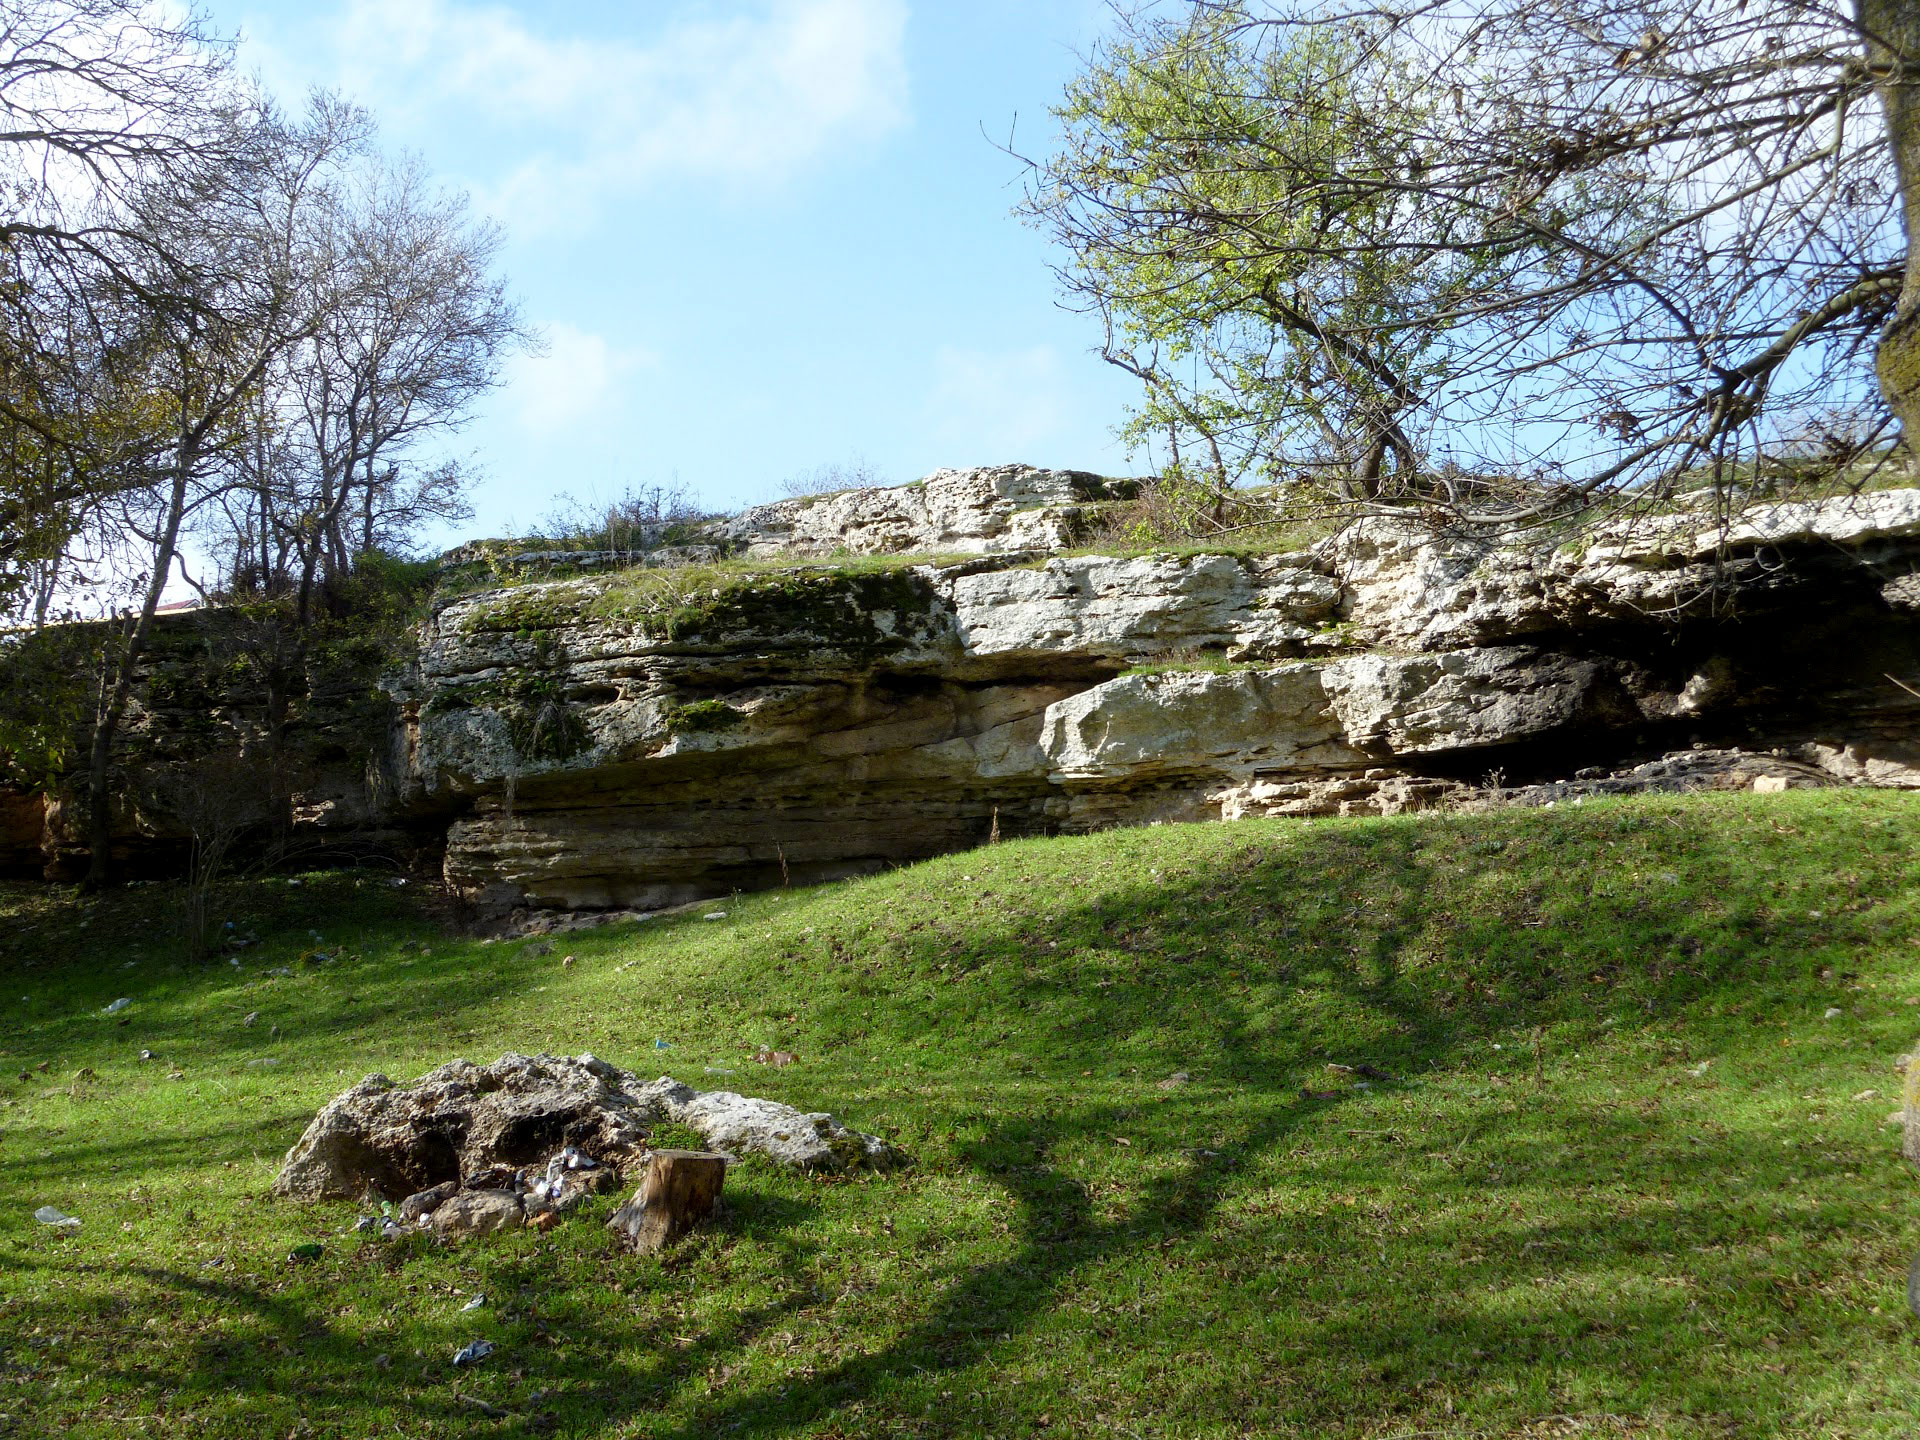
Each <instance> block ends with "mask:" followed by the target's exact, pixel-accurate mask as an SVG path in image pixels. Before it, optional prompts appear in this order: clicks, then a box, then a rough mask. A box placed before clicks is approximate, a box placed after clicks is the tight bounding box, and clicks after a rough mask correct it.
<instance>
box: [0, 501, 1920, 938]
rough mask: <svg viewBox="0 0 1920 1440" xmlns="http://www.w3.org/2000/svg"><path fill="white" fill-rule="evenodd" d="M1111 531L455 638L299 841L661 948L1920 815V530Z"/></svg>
mask: <svg viewBox="0 0 1920 1440" xmlns="http://www.w3.org/2000/svg"><path fill="white" fill-rule="evenodd" d="M1119 493H1121V492H1120V490H1119V489H1118V488H1117V487H1115V486H1113V485H1110V484H1108V483H1107V482H1099V481H1096V480H1095V479H1094V478H1093V477H1087V476H1079V475H1074V474H1068V473H1066V472H1042V471H1035V470H1032V469H1031V468H1030V467H1001V468H999V469H994V470H982V471H971V472H941V473H940V474H937V475H935V476H933V477H929V479H928V480H927V481H926V482H924V484H922V485H919V486H913V487H901V488H900V489H897V490H891V491H856V492H849V493H847V494H845V495H840V496H829V497H814V498H811V499H809V500H805V501H791V502H782V503H781V504H780V505H778V506H770V507H761V508H760V509H759V510H756V511H749V512H746V514H744V515H742V516H738V517H734V519H733V520H731V521H728V522H724V523H723V524H722V525H719V526H716V527H710V529H709V531H708V532H707V533H706V534H705V535H704V536H703V537H700V538H701V543H703V544H708V545H710V546H711V548H712V549H713V551H714V553H724V554H726V555H727V556H729V557H731V558H729V559H727V560H725V561H724V562H721V563H685V564H679V565H672V566H659V567H654V568H641V567H635V568H632V569H628V570H624V571H620V572H618V573H608V572H604V571H597V572H594V573H590V574H587V575H583V576H579V577H576V578H571V579H557V580H543V581H538V582H533V583H523V584H518V585H505V586H500V587H498V588H492V589H486V590H480V591H476V592H474V593H470V594H466V595H463V596H459V597H457V598H452V599H449V600H447V601H445V602H443V603H441V604H440V605H438V606H437V608H436V609H435V612H434V614H433V615H432V617H431V619H429V620H428V621H427V622H426V623H425V624H424V625H423V627H422V629H421V631H420V633H419V636H418V644H417V649H416V651H415V652H414V653H413V654H412V656H411V657H410V658H409V659H408V660H407V662H406V663H405V664H404V665H401V666H399V667H397V668H395V669H394V670H393V671H392V672H390V673H389V674H387V675H386V677H385V678H384V679H383V680H382V681H381V683H380V690H381V700H382V703H383V704H384V706H385V707H386V708H385V711H384V714H385V715H386V717H387V718H386V719H385V721H384V722H383V728H380V729H379V731H378V734H377V736H375V735H373V732H372V730H370V729H369V728H368V725H367V721H366V717H367V716H368V715H371V714H372V713H373V712H372V710H371V709H369V708H367V707H366V706H364V705H363V706H361V708H360V709H358V710H355V711H354V712H353V713H354V714H355V715H357V716H359V717H360V719H358V720H356V722H355V723H356V724H358V725H359V726H360V729H359V730H350V729H348V728H344V727H343V726H333V727H332V728H325V727H319V726H318V722H316V733H318V734H327V735H331V736H336V737H337V736H342V735H348V734H362V735H365V736H368V737H371V738H366V739H364V740H363V742H362V748H361V749H360V750H358V751H355V750H354V749H353V746H352V745H344V746H338V747H337V748H339V749H340V751H341V757H340V758H339V759H337V760H334V761H329V762H328V766H322V767H319V768H317V769H316V770H315V774H316V776H319V777H321V779H316V780H315V781H314V783H313V786H312V788H311V790H310V791H303V803H305V804H306V806H307V809H306V811H305V812H304V813H306V814H307V815H308V817H309V824H310V825H311V827H312V828H313V829H314V830H315V831H316V832H318V833H353V834H365V833H369V832H371V831H374V830H385V831H388V832H393V833H399V834H410V835H412V836H413V837H415V839H416V840H417V841H419V842H420V843H422V844H426V845H438V846H439V848H440V850H441V852H442V855H443V865H444V873H445V875H446V878H447V879H448V881H449V882H450V883H451V884H452V885H453V886H455V887H456V888H457V889H459V890H460V891H462V892H464V893H466V894H467V895H469V896H470V897H472V898H474V899H475V900H477V901H479V902H481V903H482V904H483V905H485V906H487V907H492V908H500V909H504V908H510V907H513V906H533V907H544V908H552V909H571V910H580V909H605V908H637V909H648V908H656V907H660V906H664V905H671V904H676V903H681V902H685V901H690V900H695V899H698V898H701V897H704V896H711V895H717V894H724V893H726V892H728V891H730V890H732V889H735V888H754V887H760V886H766V885H774V884H779V883H782V882H783V881H791V882H793V883H801V882H805V881H811V880H818V879H823V878H829V877H833V876H838V875H844V874H850V873H857V872H860V871H865V870H872V869H876V868H880V867H883V866H886V865H890V864H897V863H901V862H903V861H907V860H912V859H915V858H919V857H923V856H928V855H932V854H936V853H940V852H943V851H948V850H954V849H959V848H963V847H966V846H970V845H976V844H980V843H983V842H985V841H987V840H988V839H990V838H992V837H994V836H996V835H998V836H1016V835H1024V834H1043V833H1054V832H1061V831H1074V830H1085V829H1092V828H1097V827H1100V826H1105V825H1114V824H1138V823H1145V822H1151V821H1157V820H1195V819H1232V818H1237V817H1240V816H1247V815H1338V814H1352V813H1383V812H1393V811H1397V810H1404V809H1410V808H1419V807H1422V806H1431V805H1443V804H1444V805H1452V804H1477V803H1485V802H1487V801H1488V800H1490V799H1494V798H1503V799H1508V800H1518V801H1521V802H1523V803H1546V802H1548V801H1549V800H1554V799H1558V798H1563V797H1564V798H1579V797H1580V796H1583V795H1589V794H1591V795H1599V794H1608V793H1620V792H1622V791H1625V790H1632V789H1649V788H1651V789H1697V788H1713V787H1727V786H1736V785H1737V786H1749V785H1752V784H1753V783H1754V782H1755V781H1756V780H1759V779H1766V780H1771V781H1777V782H1780V783H1785V784H1790V785H1807V784H1829V783H1863V784H1877V785H1900V786H1907V785H1914V784H1920V696H1916V694H1915V693H1914V690H1913V689H1909V688H1908V687H1910V686H1911V687H1915V688H1920V491H1912V490H1894V491H1884V492H1877V493H1870V494H1866V495H1861V496H1857V497H1842V498H1838V499H1831V500H1826V501H1821V502H1818V503H1805V504H1756V505H1754V506H1753V507H1751V508H1749V509H1748V510H1746V511H1745V512H1743V513H1740V514H1738V515H1735V516H1734V517H1733V518H1732V519H1731V520H1730V521H1728V522H1727V523H1725V524H1720V525H1715V524H1712V523H1710V522H1709V521H1708V520H1707V519H1706V518H1703V517H1702V516H1701V515H1698V514H1679V515H1668V516H1655V517H1638V518H1631V519H1620V520H1616V521H1614V522H1610V523H1608V524H1603V525H1599V526H1590V527H1587V528H1584V529H1580V530H1577V531H1576V530H1573V529H1571V528H1570V529H1569V530H1568V531H1567V532H1566V533H1565V534H1562V535H1558V536H1555V535H1526V536H1521V537H1517V538H1516V537H1506V538H1489V537H1486V536H1481V535H1470V534H1444V533H1442V534H1436V533H1434V532H1432V531H1430V530H1427V529H1424V528H1422V527H1420V526H1418V525H1415V524H1411V523H1404V522H1397V521H1392V520H1388V519H1369V520H1365V521H1361V522H1359V523H1357V524H1354V525H1352V526H1349V527H1348V528H1347V529H1345V530H1343V531H1341V532H1340V533H1338V534H1336V535H1334V536H1333V537H1332V538H1330V539H1328V540H1326V541H1324V542H1323V543H1321V544H1319V545H1318V546H1316V547H1315V548H1313V549H1312V550H1311V551H1305V552H1299V553H1289V554H1243V553H1224V552H1223V553H1212V554H1185V555H1165V554H1163V555H1148V556H1122V555H1101V554H1077V553H1060V551H1059V549H1058V547H1059V546H1061V545H1062V544H1064V543H1066V542H1067V540H1069V539H1070V538H1072V537H1073V536H1075V535H1077V534H1079V533H1081V532H1082V531H1083V530H1084V528H1085V526H1086V524H1087V523H1088V515H1089V513H1090V512H1091V511H1094V510H1097V508H1098V507H1099V506H1101V505H1104V504H1111V503H1113V499H1112V497H1113V496H1115V495H1117V494H1119ZM829 549H833V550H835V551H838V552H844V553H838V554H837V555H836V556H835V557H834V558H823V556H824V555H825V552H827V551H828V550H829ZM928 552H944V553H934V554H931V555H928ZM703 553H704V552H703ZM923 555H927V557H928V558H918V557H921V556H923ZM754 556H758V557H760V558H759V559H757V560H755V559H752V558H751V557H754ZM356 703H358V702H356ZM349 752H351V753H349ZM329 753H331V752H329ZM356 765H357V766H358V767H359V768H358V770H357V771H353V772H352V775H357V776H360V777H363V779H362V780H361V782H360V784H359V788H358V789H356V788H355V782H354V780H353V778H352V775H350V774H349V772H350V770H351V767H352V766H356ZM329 767H331V768H329ZM322 779H324V782H325V783H324V784H323V783H321V780H322ZM328 787H332V788H328ZM56 808H57V807H56ZM8 813H12V812H11V811H9V812H8ZM23 813H24V812H23ZM31 823H32V820H31V817H26V818H23V819H21V820H19V821H18V822H16V823H15V826H14V828H19V829H21V830H22V832H23V833H24V830H25V828H27V827H29V826H30V825H31Z"/></svg>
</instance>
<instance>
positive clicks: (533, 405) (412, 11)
mask: <svg viewBox="0 0 1920 1440" xmlns="http://www.w3.org/2000/svg"><path fill="white" fill-rule="evenodd" d="M211 11H212V15H213V17H214V19H215V20H216V22H217V23H218V24H220V25H221V26H222V27H224V28H226V29H229V30H233V29H238V30H240V31H241V32H242V33H243V34H244V36H245V43H244V45H243V48H242V51H241V56H242V61H243V63H244V64H246V65H247V66H248V67H249V68H251V69H254V70H257V71H258V72H259V73H260V74H261V75H262V76H263V78H264V79H265V80H266V82H267V84H268V85H269V87H270V88H271V89H272V90H273V91H274V92H275V93H276V94H277V95H279V96H280V97H281V98H282V99H283V100H285V101H287V102H289V103H294V102H297V100H298V99H299V97H300V95H301V94H302V93H303V92H304V91H305V90H306V89H307V88H309V87H311V86H314V85H320V86H324V87H327V88H330V89H338V90H340V91H342V92H344V93H345V94H347V95H349V96H350V97H352V98H354V99H356V100H358V101H360V102H361V103H363V104H364V105H366V106H367V107H368V108H369V109H370V110H372V111H373V112H374V114H375V115H376V117H377V118H378V119H379V121H380V124H381V128H382V133H383V136H384V139H385V141H386V143H387V144H388V146H389V147H392V148H405V149H409V150H413V151H416V152H418V153H419V154H420V155H421V156H422V157H424V159H425V160H426V162H427V163H428V165H429V166H430V167H431V168H432V169H433V170H434V171H435V172H436V173H437V174H438V175H439V176H440V177H441V178H442V179H443V180H444V181H445V182H446V183H447V184H448V185H450V186H452V187H455V188H459V189H463V190H465V191H467V192H468V193H469V194H470V195H471V196H472V198H473V201H474V204H475V206H476V208H477V209H479V210H480V211H481V212H483V213H486V214H489V215H491V216H492V217H493V218H495V219H496V220H497V221H498V222H499V223H500V225H501V226H502V227H503V229H504V230H505V232H506V246H505V250H504V268H505V270H506V272H507V274H508V276H509V278H510V279H511V281H512V283H513V286H514V289H515V291H516V293H517V294H518V296H519V297H520V299H521V302H522V305H523V307H524V311H525V314H526V316H527V318H528V319H529V320H530V321H531V322H532V323H533V324H534V325H535V326H537V327H538V328H539V329H540V330H542V331H543V332H544V333H545V335H546V339H547V353H546V354H545V355H544V356H543V357H539V358H522V359H520V360H517V361H516V362H515V363H514V364H513V365H512V366H511V367H510V369H509V372H508V378H507V384H506V385H505V386H504V387H503V388H502V389H501V390H500V391H499V392H497V393H496V394H495V395H493V396H491V397H490V398H489V399H488V400H487V401H486V402H484V404H483V405H482V407H481V409H480V411H479V414H478V418H477V419H476V421H475V422H474V424H473V425H472V427H471V428H470V429H469V430H468V431H467V432H465V435H464V436H463V439H462V441H461V449H462V450H463V451H466V452H471V453H472V454H473V456H474V457H475V458H476V459H477V460H478V461H479V463H480V466H481V468H482V470H483V471H484V473H485V479H484V480H483V482H482V483H481V484H480V486H479V487H478V488H477V490H476V492H475V495H474V501H475V508H476V511H477V514H476V517H475V520H474V522H473V525H472V526H471V527H469V528H470V530H471V531H472V532H473V533H502V532H505V531H507V530H510V529H514V528H518V529H525V528H527V527H528V526H529V525H530V524H532V523H533V522H535V521H536V520H537V519H538V518H539V517H540V516H541V515H543V514H545V513H546V512H547V510H548V509H549V508H550V506H551V504H552V500H553V497H554V496H555V495H556V494H558V493H559V492H562V491H566V492H571V493H572V494H574V495H576V496H580V497H583V498H584V497H588V496H606V495H610V494H612V493H616V492H618V491H619V490H621V489H623V488H625V487H626V486H628V485H645V484H651V483H654V482H662V481H671V480H674V479H676V478H677V479H678V481H679V482H681V483H683V484H685V485H686V486H688V487H689V488H690V489H692V490H693V491H694V493H695V494H696V495H697V496H698V497H699V498H700V499H701V500H702V501H703V502H704V503H706V504H708V505H710V506H716V507H727V508H731V507H736V506H739V505H742V504H747V503H750V502H753V501H756V500H761V499H766V498H770V497H772V496H773V495H774V494H775V493H776V491H777V488H778V485H779V482H780V481H781V480H782V479H783V478H784V477H787V476H790V475H793V474H795V473H796V472H801V471H806V470H811V469H813V468H814V467H816V466H819V465H823V464H827V463H835V462H838V463H846V462H849V461H851V460H852V459H854V458H855V457H856V456H860V457H865V458H866V459H867V460H869V461H870V462H871V463H872V464H873V466H874V467H875V468H876V469H877V470H878V471H879V472H880V473H881V474H882V475H883V476H885V477H887V478H889V479H891V480H894V481H906V480H911V479H914V478H916V477H917V476H919V475H922V474H925V473H926V472H927V471H929V470H932V469H934V468H935V467H937V466H940V465H974V464H991V463H998V462H1001V461H1008V460H1027V461H1031V462H1033V463H1035V464H1042V465H1061V466H1073V467H1079V468H1088V469H1099V470H1106V471H1109V472H1114V473H1124V472H1127V471H1130V470H1134V469H1137V468H1138V467H1136V466H1133V465H1131V464H1130V463H1129V461H1128V458H1127V456H1126V455H1125V454H1124V452H1122V451H1121V450H1120V448H1119V447H1118V446H1117V445H1116V444H1115V443H1114V441H1113V438H1112V431H1113V428H1114V426H1115V425H1116V424H1117V423H1118V422H1119V421H1120V419H1121V418H1122V415H1123V412H1124V410H1125V407H1126V405H1127V404H1128V402H1129V400H1130V399H1131V397H1132V390H1131V387H1130V382H1128V380H1127V378H1126V377H1125V376H1123V375H1121V374H1120V373H1119V372H1117V371H1114V370H1112V369H1110V368H1109V367H1107V366H1106V365H1104V364H1103V363H1102V362H1101V361H1100V360H1099V359H1098V358H1097V357H1096V356H1095V355H1094V354H1093V353H1092V347H1093V346H1094V345H1095V343H1096V342H1097V338H1098V337H1097V334H1096V332H1095V330H1094V327H1093V325H1092V322H1091V321H1089V320H1088V319H1087V318H1086V317H1084V316H1078V315H1074V314H1071V313H1068V312H1066V311H1063V310H1061V309H1060V308H1058V306H1057V305H1056V303H1055V301H1056V295H1055V288H1054V282H1053V279H1052V276H1051V274H1050V272H1049V261H1050V254H1049V250H1048V247H1047V245H1046V243H1045V241H1044V240H1043V239H1042V237H1041V236H1039V235H1038V234H1036V233H1035V232H1033V231H1032V230H1030V229H1028V228H1027V227H1026V226H1024V225H1023V224H1021V223H1020V222H1019V221H1018V220H1017V219H1015V218H1014V217H1013V216H1012V215H1011V213H1010V211H1011V209H1012V207H1013V205H1014V204H1015V203H1016V202H1017V200H1018V199H1019V193H1020V190H1019V182H1020V171H1019V166H1018V165H1017V164H1016V163H1015V162H1014V161H1012V160H1011V159H1009V158H1008V157H1007V156H1006V155H1004V154H1002V153H1000V152H999V151H998V150H996V149H995V148H994V146H993V144H992V143H990V141H989V140H988V138H987V135H991V136H994V137H996V138H1002V139H1004V138H1005V137H1006V136H1007V135H1008V133H1009V130H1010V128H1011V127H1012V126H1013V125H1014V122H1015V117H1016V115H1017V116H1018V131H1017V135H1016V138H1017V140H1018V141H1019V145H1020V148H1022V149H1023V150H1025V151H1027V153H1036V152H1037V151H1038V150H1039V149H1042V148H1044V146H1045V145H1046V143H1047V141H1048V139H1049V138H1050V136H1051V133H1052V121H1051V118H1050V117H1049V116H1048V115H1047V113H1046V111H1047V107H1048V106H1049V105H1050V104H1051V103H1053V101H1054V100H1055V99H1056V98H1057V97H1058V95H1059V93H1060V90H1061V87H1062V85H1063V84H1064V83H1065V81H1066V80H1067V78H1068V77H1069V76H1070V75H1072V74H1073V73H1074V71H1075V70H1076V69H1077V67H1078V57H1079V55H1080V54H1081V53H1083V52H1084V50H1085V47H1086V46H1087V44H1088V43H1089V42H1090V41H1091V40H1092V39H1093V38H1094V36H1095V35H1096V34H1097V33H1098V30H1099V28H1100V26H1101V24H1102V22H1103V19H1104V17H1105V15H1106V13H1107V12H1106V7H1105V5H1104V4H1103V3H1102V0H964V3H963V0H642V3H616V0H571V3H568V4H566V5H553V4H544V5H543V4H535V3H520V4H480V3H470V0H399V3H396V0H321V3H315V0H212V4H211ZM983 130H984V131H985V132H986V134H983V133H982V132H983ZM434 538H436V539H441V538H447V537H434Z"/></svg>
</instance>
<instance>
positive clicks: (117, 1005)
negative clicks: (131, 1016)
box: [100, 995, 133, 1015]
mask: <svg viewBox="0 0 1920 1440" xmlns="http://www.w3.org/2000/svg"><path fill="white" fill-rule="evenodd" d="M131 1004H133V1001H132V1000H130V999H128V998H127V997H126V996H125V995H122V996H121V997H120V998H119V999H118V1000H116V1001H114V1002H113V1003H112V1004H111V1005H109V1006H107V1008H106V1009H104V1010H102V1011H101V1012H100V1013H101V1014H102V1015H118V1014H119V1013H120V1012H121V1011H122V1010H124V1009H126V1008H127V1007H128V1006H129V1005H131Z"/></svg>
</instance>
